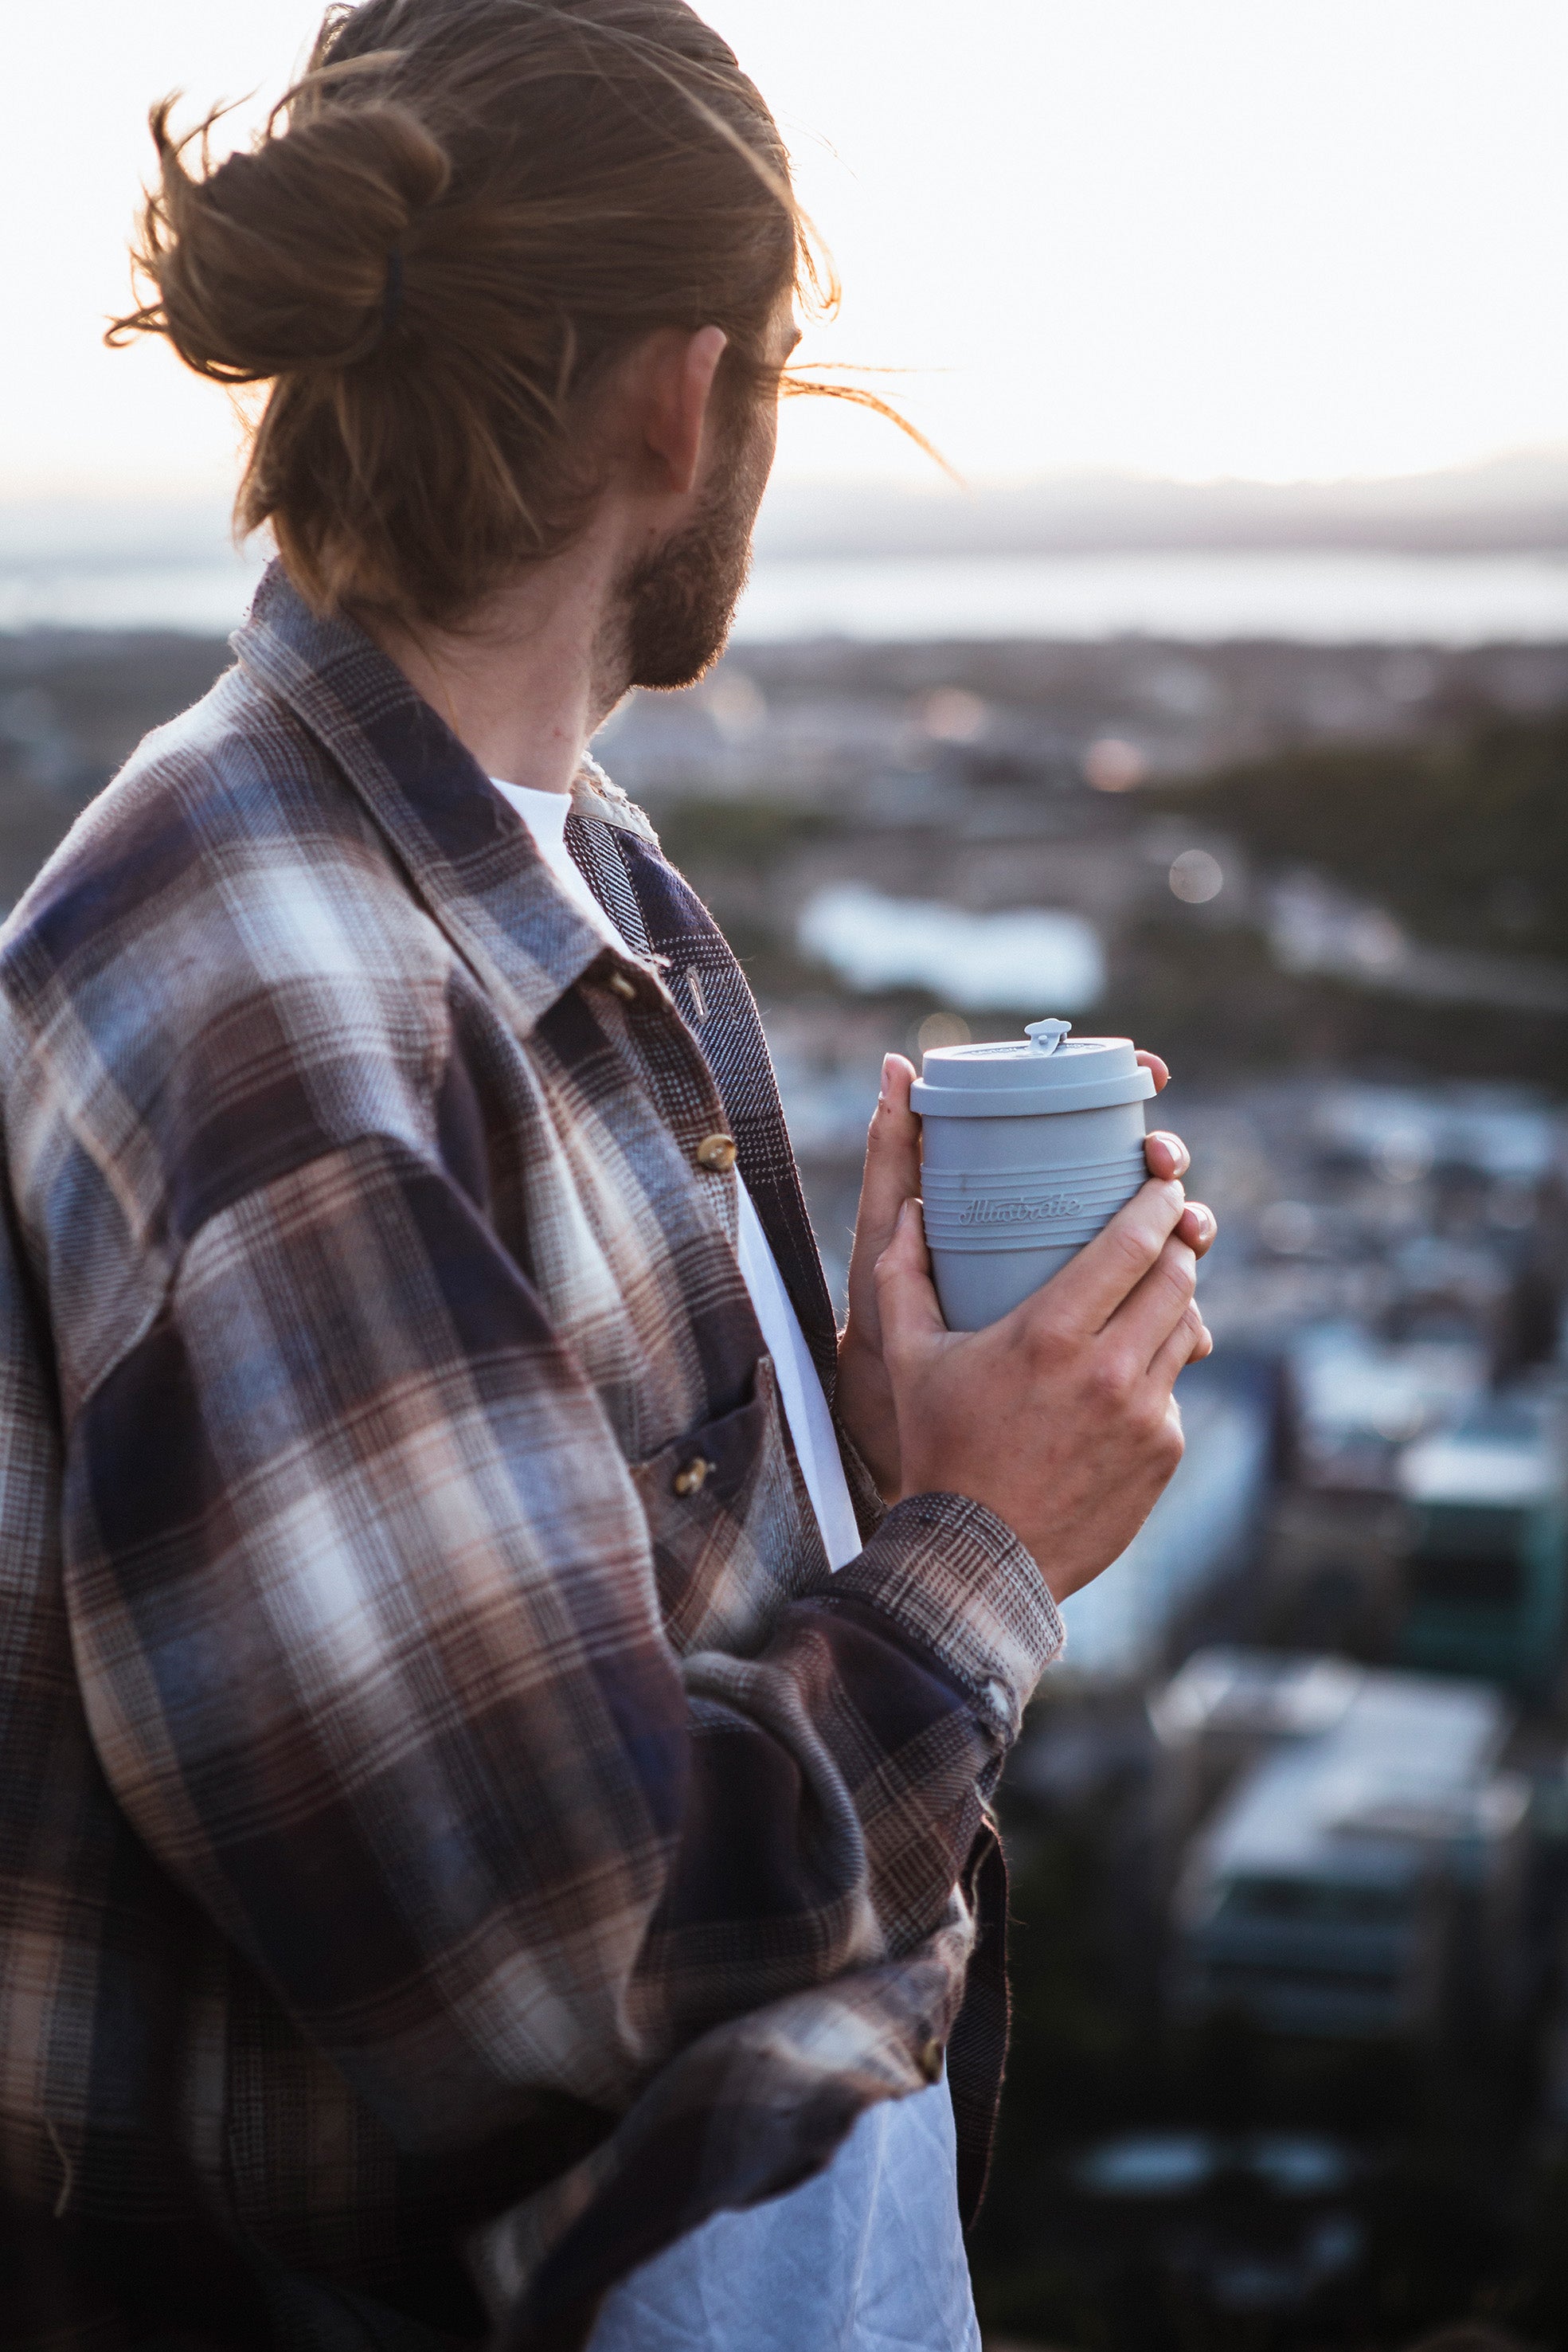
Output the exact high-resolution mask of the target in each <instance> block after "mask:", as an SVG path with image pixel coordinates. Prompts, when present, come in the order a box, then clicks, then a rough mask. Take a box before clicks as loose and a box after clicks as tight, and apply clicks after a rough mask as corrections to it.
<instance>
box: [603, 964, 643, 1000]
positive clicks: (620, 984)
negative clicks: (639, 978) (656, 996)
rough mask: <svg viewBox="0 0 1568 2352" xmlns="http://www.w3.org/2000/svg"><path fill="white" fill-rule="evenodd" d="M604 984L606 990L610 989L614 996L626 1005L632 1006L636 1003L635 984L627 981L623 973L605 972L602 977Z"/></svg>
mask: <svg viewBox="0 0 1568 2352" xmlns="http://www.w3.org/2000/svg"><path fill="white" fill-rule="evenodd" d="M604 982H605V986H606V987H607V988H612V989H613V990H614V992H615V993H616V995H617V996H619V997H621V998H622V999H623V1000H624V1001H625V1003H628V1004H634V1003H636V1001H637V986H636V982H634V981H630V980H628V979H627V977H626V975H625V973H624V972H623V971H607V972H606V973H605V975H604Z"/></svg>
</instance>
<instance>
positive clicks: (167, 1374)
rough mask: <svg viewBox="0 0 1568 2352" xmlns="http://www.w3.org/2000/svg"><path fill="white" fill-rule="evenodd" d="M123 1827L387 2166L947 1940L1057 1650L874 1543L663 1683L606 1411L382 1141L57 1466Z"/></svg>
mask: <svg viewBox="0 0 1568 2352" xmlns="http://www.w3.org/2000/svg"><path fill="white" fill-rule="evenodd" d="M67 1546H68V1601H69V1607H70V1610H71V1614H72V1620H73V1633H74V1639H75V1642H76V1654H77V1658H78V1671H79V1674H80V1676H81V1681H82V1686H83V1691H84V1695H85V1699H86V1704H87V1706H88V1710H89V1720H90V1723H91V1727H92V1731H93V1736H94V1738H95V1742H96V1744H97V1747H98V1750H99V1757H100V1759H101V1761H102V1763H103V1766H104V1769H105V1770H106V1772H107V1774H108V1777H109V1780H110V1784H111V1786H112V1788H113V1790H114V1791H115V1794H116V1796H117V1798H118V1800H119V1801H120V1804H121V1805H122V1806H123V1808H124V1810H125V1811H126V1812H127V1813H128V1814H129V1816H130V1817H131V1820H132V1822H134V1823H135V1825H136V1827H137V1829H138V1831H139V1832H140V1833H141V1836H142V1837H143V1839H144V1840H145V1841H146V1843H148V1845H149V1846H150V1847H151V1849H152V1852H153V1853H155V1854H156V1856H157V1857H158V1858H159V1860H160V1861H161V1862H162V1864H163V1865H164V1866H165V1867H166V1868H167V1869H168V1870H169V1871H170V1872H171V1873H172V1874H173V1875H174V1877H175V1878H176V1879H178V1880H179V1881H180V1882H181V1883H182V1884H183V1885H184V1886H185V1887H186V1888H187V1889H188V1890H189V1891H190V1892H191V1893H192V1894H193V1896H194V1897H195V1898H196V1899H197V1900H198V1901H199V1902H200V1903H201V1904H202V1905H203V1906H204V1907H205V1909H206V1910H207V1911H208V1912H209V1913H210V1914H211V1915H212V1916H213V1917H214V1919H215V1920H216V1921H217V1922H218V1924H219V1925H220V1927H222V1928H223V1929H224V1930H225V1933H226V1934H227V1935H228V1936H230V1937H232V1938H233V1940H234V1941H235V1943H236V1944H237V1945H238V1946H239V1947H240V1948H241V1949H242V1950H243V1951H244V1952H245V1953H246V1956H247V1957H248V1958H250V1959H251V1961H252V1962H253V1963H254V1965H255V1966H256V1967H257V1968H258V1969H260V1970H261V1971H262V1972H263V1974H264V1975H265V1976H266V1977H267V1979H269V1980H270V1982H271V1983H272V1984H273V1985H274V1987H275V1988H276V1990H277V1992H278V1993H279V1995H280V1996H281V1998H282V1999H283V2000H284V2001H285V2002H286V2003H287V2006H288V2007H289V2009H290V2010H291V2011H293V2013H294V2014H295V2016H296V2017H297V2018H298V2020H299V2021H300V2022H301V2024H302V2025H303V2026H304V2028H305V2029H306V2031H307V2032H309V2034H310V2035H311V2036H312V2037H313V2039H315V2040H316V2042H318V2043H319V2045H320V2046H321V2047H322V2048H323V2049H324V2050H325V2051H326V2052H327V2053H328V2054H329V2056H330V2057H332V2058H333V2059H334V2060H335V2062H336V2063H338V2064H339V2065H340V2067H341V2068H342V2070H343V2071H344V2072H345V2073H346V2074H348V2076H349V2077H350V2081H351V2082H352V2083H353V2084H354V2085H355V2087H356V2088H357V2089H358V2091H359V2092H360V2094H361V2096H363V2097H364V2098H365V2099H366V2100H367V2101H368V2102H369V2104H370V2105H371V2106H372V2108H373V2109H374V2110H375V2111H376V2112H377V2113H378V2114H379V2115H380V2116H382V2120H383V2121H384V2122H385V2123H386V2124H387V2125H388V2126H389V2127H390V2128H391V2129H392V2132H393V2133H394V2135H395V2136H396V2137H397V2138H398V2139H399V2141H400V2143H401V2144H402V2145H404V2146H405V2147H415V2148H432V2147H448V2146H454V2145H462V2144H464V2143H466V2142H477V2141H478V2140H479V2139H480V2138H482V2137H485V2136H486V2135H487V2134H488V2133H490V2132H493V2131H494V2130H496V2129H497V2128H498V2127H500V2126H504V2125H505V2124H506V2122H507V2120H508V2118H509V2117H511V2116H514V2115H515V2114H516V2113H517V2111H518V2102H519V2100H520V2098H521V2097H522V2096H523V2095H537V2094H538V2092H540V2091H559V2092H562V2093H566V2094H569V2095H572V2096H574V2097H577V2098H580V2099H584V2100H587V2101H590V2102H591V2103H593V2104H595V2105H600V2106H602V2107H604V2108H607V2109H610V2110H612V2111H620V2110H622V2109H623V2108H624V2107H625V2106H626V2105H628V2104H629V2103H630V2101H631V2100H632V2098H633V2097H634V2096H635V2095H636V2094H637V2092H638V2090H639V2088H640V2087H641V2086H642V2085H643V2084H645V2082H646V2081H647V2080H648V2079H649V2077H650V2076H651V2075H652V2074H653V2073H654V2072H655V2071H656V2070H657V2069H658V2068H659V2067H660V2066H661V2065H662V2064H663V2063H664V2062H665V2061H666V2060H667V2059H668V2058H669V2056H670V2055H671V2054H672V2053H674V2051H675V2050H677V2049H678V2048H680V2047H681V2046H682V2045H683V2044H684V2043H686V2042H690V2041H691V2040H692V2039H693V2038H694V2037H695V2036H696V2035H697V2034H699V2033H700V2032H704V2031H705V2030H706V2028H707V2027H709V2026H710V2025H712V2024H713V2023H715V2022H716V2021H720V2020H722V2019H725V2018H728V2017H733V2016H736V2015H738V2014H740V2013H742V2012H744V2011H751V2010H754V2009H757V2008H759V2007H761V2006H762V2005H763V2004H764V2003H766V2002H767V2001H768V2000H772V1999H774V1998H777V1997H780V1996H783V1995H788V1994H789V1993H792V1992H795V1991H799V1990H802V1989H805V1988H808V1987H810V1986H811V1985H813V1984H817V1983H820V1982H822V1981H824V1980H826V1979H830V1978H831V1977H833V1976H836V1975H838V1974H840V1973H841V1971H843V1970H845V1969H853V1968H856V1967H859V1966H865V1965H871V1964H873V1963H876V1962H878V1961H881V1960H883V1959H885V1958H888V1957H890V1956H895V1955H896V1954H897V1953H898V1952H899V1951H900V1950H902V1949H906V1948H911V1947H912V1946H913V1945H914V1943H915V1941H916V1940H918V1939H919V1938H920V1937H924V1936H926V1935H929V1934H930V1933H931V1932H932V1931H933V1929H934V1928H935V1927H936V1925H937V1923H938V1922H939V1921H940V1920H941V1918H942V1917H943V1916H944V1914H945V1912H946V1908H947V1906H949V1905H950V1903H951V1900H952V1895H953V1889H954V1885H955V1883H956V1879H957V1878H958V1876H959V1874H960V1872H961V1870H962V1868H963V1865H964V1862H965V1858H966V1855H967V1853H968V1851H969V1848H970V1846H971V1845H972V1843H973V1841H974V1838H975V1834H976V1831H977V1823H978V1820H979V1810H980V1803H981V1797H982V1794H983V1791H984V1790H985V1789H986V1787H987V1786H988V1782H989V1780H991V1779H992V1778H993V1777H994V1775H995V1772H996V1770H997V1769H998V1761H999V1758H1000V1756H1001V1754H1002V1752H1003V1750H1004V1749H1005V1747H1006V1744H1007V1742H1008V1741H1009V1738H1011V1737H1012V1736H1013V1734H1014V1733H1015V1732H1016V1729H1017V1727H1018V1724H1019V1719H1020V1717H1021V1711H1022V1708H1023V1706H1024V1704H1025V1702H1026V1700H1027V1697H1028V1695H1029V1692H1030V1689H1031V1688H1032V1685H1033V1684H1034V1682H1035V1680H1036V1679H1037V1677H1038V1675H1039V1674H1040V1670H1041V1668H1042V1666H1043V1665H1044V1664H1045V1663H1046V1661H1047V1659H1048V1658H1049V1656H1050V1655H1051V1653H1052V1651H1053V1650H1054V1648H1055V1647H1056V1646H1057V1645H1058V1643H1059V1642H1060V1630H1059V1628H1058V1626H1057V1622H1056V1618H1055V1613H1054V1611H1053V1610H1052V1607H1051V1599H1050V1595H1049V1593H1048V1592H1047V1591H1046V1588H1045V1584H1044V1582H1043V1580H1042V1578H1041V1576H1040V1570H1039V1569H1038V1568H1037V1567H1036V1565H1035V1563H1034V1561H1033V1560H1032V1559H1030V1556H1029V1555H1028V1554H1027V1553H1026V1552H1025V1551H1024V1550H1023V1549H1022V1548H1021V1547H1020V1546H1019V1544H1018V1542H1017V1541H1016V1539H1015V1538H1013V1537H1012V1536H1011V1534H1010V1533H1009V1530H1008V1529H1007V1528H1005V1527H1003V1526H1002V1524H1001V1523H1000V1522H999V1521H998V1520H997V1519H995V1518H994V1517H992V1516H991V1515H990V1514H989V1513H988V1512H987V1511H985V1510H984V1509H983V1508H982V1507H980V1506H978V1505H977V1504H974V1503H971V1502H967V1501H965V1500H963V1499H962V1498H960V1497H957V1496H920V1497H917V1498H915V1499H914V1500H912V1501H910V1502H907V1503H904V1504H901V1505H900V1506H898V1507H897V1508H895V1509H894V1511H892V1512H891V1513H890V1514H889V1515H888V1516H887V1517H886V1518H885V1519H884V1520H883V1523H882V1524H881V1526H880V1527H879V1528H878V1529H877V1530H876V1532H875V1534H874V1535H873V1537H872V1538H871V1539H870V1541H869V1542H868V1544H867V1546H866V1548H865V1549H864V1550H863V1551H862V1553H861V1554H860V1555H859V1557H858V1558H857V1559H854V1560H853V1561H852V1562H851V1563H850V1565H849V1566H848V1567H847V1568H845V1569H844V1570H842V1571H841V1574H840V1575H839V1576H838V1577H837V1578H834V1579H832V1580H831V1582H830V1580H827V1579H825V1578H824V1579H822V1580H821V1584H820V1586H814V1587H808V1588H807V1589H804V1590H802V1591H800V1593H799V1595H798V1597H796V1598H794V1599H792V1600H790V1601H788V1602H787V1603H786V1604H785V1605H784V1606H783V1607H782V1608H781V1610H780V1611H779V1614H778V1616H777V1618H776V1620H775V1621H774V1622H773V1623H772V1625H771V1628H770V1631H769V1633H768V1638H767V1640H766V1642H765V1643H764V1644H763V1646H762V1647H761V1648H760V1650H759V1651H758V1653H757V1654H754V1655H749V1656H746V1657H739V1656H729V1655H722V1654H716V1653H714V1652H712V1651H708V1652H705V1653H701V1654H696V1655H694V1656H690V1657H687V1658H686V1659H685V1660H684V1661H683V1660H682V1659H680V1658H679V1657H677V1655H676V1654H675V1651H674V1649H673V1648H672V1646H671V1644H670V1643H669V1641H668V1640H667V1639H666V1638H665V1635H664V1629H663V1621H662V1618H661V1612H660V1605H659V1598H658V1592H657V1589H656V1580H655V1575H654V1567H653V1557H652V1552H651V1546H650V1537H649V1528H648V1520H647V1516H646V1513H645V1511H644V1508H643V1503H642V1501H641V1500H640V1498H639V1494H638V1490H637V1486H636V1484H635V1481H634V1479H633V1477H632V1473H631V1471H630V1470H629V1468H628V1466H627V1465H626V1463H625V1461H624V1459H623V1457H622V1454H621V1451H620V1449H619V1447H618V1446H617V1444H616V1443H615V1441H614V1438H613V1436H612V1433H611V1431H610V1428H609V1425H608V1423H607V1422H606V1420H605V1418H604V1415H603V1413H602V1411H601V1407H600V1404H599V1402H598V1399H597V1397H596V1396H595V1394H594V1392H593V1391H592V1389H591V1387H590V1385H589V1384H588V1383H587V1382H586V1381H585V1380H584V1378H583V1377H582V1375H581V1372H580V1370H579V1368H578V1367H577V1366H576V1364H575V1362H574V1360H572V1358H571V1357H570V1353H569V1352H568V1351H567V1350H566V1349H564V1348H563V1347H562V1345H561V1344H560V1342H559V1339H558V1338H557V1337H556V1335H555V1334H554V1333H553V1332H552V1330H551V1328H550V1327H549V1323H548V1321H547V1320H546V1318H545V1317H544V1315H543V1313H542V1311H541V1308H540V1306H539V1302H538V1298H537V1296H536V1295H535V1293H534V1292H533V1291H532V1289H531V1288H530V1286H529V1285H528V1282H527V1280H526V1279H525V1277H524V1276H523V1274H522V1273H521V1271H520V1269H519V1268H518V1267H517V1264H516V1263H515V1261H514V1260H513V1259H512V1258H511V1257H510V1256H509V1255H507V1252H506V1251H505V1249H504V1248H503V1247H502V1245H501V1244H500V1243H499V1242H498V1240H497V1236H496V1234H494V1232H493V1230H492V1229H491V1228H490V1226H489V1225H488V1224H487V1223H486V1221H485V1220H484V1218H483V1217H482V1216H481V1215H480V1213H478V1211H477V1210H476V1207H475V1205H474V1203H473V1202H472V1201H471V1200H470V1199H469V1198H468V1196H467V1195H466V1193H465V1192H463V1191H462V1190H461V1188H460V1187H458V1186H457V1185H456V1184H455V1183H454V1182H453V1181H451V1180H450V1179H449V1178H448V1176H447V1175H446V1174H445V1173H444V1171H443V1170H442V1169H441V1168H440V1167H439V1166H436V1165H434V1164H432V1163H430V1162H427V1161H426V1160H423V1159H421V1158H420V1157H419V1156H418V1155H417V1154H415V1153H414V1152H413V1151H412V1150H410V1149H409V1148H408V1147H407V1146H405V1145H402V1144H399V1143H395V1142H392V1141H388V1140H385V1139H377V1138H371V1139H367V1140H363V1141H361V1142H358V1143H355V1144H353V1145H351V1146H349V1147H346V1148H344V1149H341V1150H333V1151H331V1152H329V1153H326V1154H324V1155H322V1156H321V1157H319V1158H317V1159H315V1160H311V1161H310V1162H309V1163H308V1165H306V1166H304V1167H301V1168H298V1169H296V1170H293V1171H290V1172H289V1173H287V1174H286V1175H284V1176H281V1177H279V1178H278V1179H277V1181H273V1182H270V1183H268V1184H266V1185H264V1186H261V1187H259V1188H258V1189H256V1191H254V1192H250V1193H249V1194H247V1195H246V1197H245V1198H244V1199H243V1200H241V1201H240V1202H237V1203H235V1204H234V1205H232V1206H230V1207H228V1208H225V1210H223V1211H222V1212H221V1213H218V1214H216V1215H214V1217H213V1218H212V1219H211V1220H210V1222H209V1223H206V1224H205V1225H204V1226H203V1227H202V1228H201V1229H200V1231H199V1232H198V1233H197V1234H196V1235H195V1236H194V1238H193V1241H192V1242H191V1243H190V1244H189V1245H188V1247H187V1249H186V1251H185V1253H184V1255H183V1260H182V1262H181V1265H180V1267H179V1269H178V1273H177V1276H176V1278H175V1280H174V1282H173V1285H172V1289H171V1291H170V1294H169V1296H168V1298H167V1301H166V1304H165V1307H164V1310H163V1312H162V1314H161V1316H160V1317H159V1318H158V1320H157V1321H156V1323H155V1324H154V1325H153V1326H152V1328H150V1329H149V1330H147V1332H146V1333H145V1334H144V1336H143V1337H142V1338H141V1340H140V1342H139V1343H138V1344H137V1345H136V1346H135V1347H134V1348H133V1349H131V1351H130V1353H129V1354H128V1355H127V1356H126V1357H125V1358H124V1359H123V1360H121V1361H120V1364H119V1365H118V1366H117V1368H116V1369H115V1370H113V1371H112V1372H111V1373H110V1375H109V1376H108V1378H107V1379H105V1380H104V1381H103V1382H102V1383H101V1384H100V1385H99V1388H98V1389H97V1390H96V1391H95V1392H94V1393H93V1394H92V1395H91V1397H90V1398H89V1401H88V1402H87V1404H86V1405H85V1407H84V1408H83V1410H82V1412H81V1413H80V1414H79V1416H78V1420H77V1423H76V1424H75V1427H74V1430H73V1432H72V1435H71V1442H70V1453H69V1465H68V1493H67Z"/></svg>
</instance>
